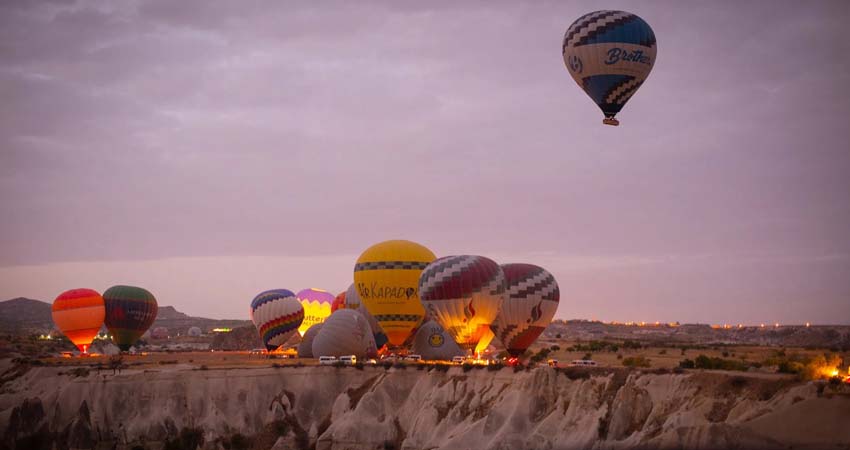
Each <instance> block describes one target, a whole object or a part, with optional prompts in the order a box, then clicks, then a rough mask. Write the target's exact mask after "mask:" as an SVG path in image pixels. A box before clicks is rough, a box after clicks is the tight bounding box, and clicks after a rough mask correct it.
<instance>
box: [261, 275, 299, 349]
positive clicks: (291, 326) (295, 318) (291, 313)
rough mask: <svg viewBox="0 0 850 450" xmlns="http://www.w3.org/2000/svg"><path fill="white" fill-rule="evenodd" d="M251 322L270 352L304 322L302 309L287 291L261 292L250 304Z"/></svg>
mask: <svg viewBox="0 0 850 450" xmlns="http://www.w3.org/2000/svg"><path fill="white" fill-rule="evenodd" d="M251 321H253V322H254V326H256V327H257V331H258V332H259V333H260V338H261V339H262V340H263V345H265V346H266V348H267V349H268V350H269V351H272V350H274V349H276V348H278V347H280V346H281V345H283V344H284V343H285V342H286V341H287V340H289V338H291V337H292V335H293V334H295V332H296V331H298V327H299V326H301V322H302V321H304V307H303V306H301V302H299V301H298V297H296V296H295V294H293V293H292V291H290V290H288V289H273V290H270V291H265V292H261V293H260V294H259V295H257V296H256V297H254V300H253V301H252V302H251Z"/></svg>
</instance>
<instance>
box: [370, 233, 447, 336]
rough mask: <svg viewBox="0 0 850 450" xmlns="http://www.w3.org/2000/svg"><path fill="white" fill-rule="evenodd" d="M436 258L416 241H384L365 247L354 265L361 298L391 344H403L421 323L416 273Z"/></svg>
mask: <svg viewBox="0 0 850 450" xmlns="http://www.w3.org/2000/svg"><path fill="white" fill-rule="evenodd" d="M435 258H436V257H435V256H434V253H432V252H431V250H428V249H427V248H425V247H423V246H422V245H419V244H417V243H415V242H411V241H403V240H397V241H386V242H381V243H379V244H375V245H373V246H371V247H369V248H368V249H366V251H364V252H363V254H361V255H360V258H359V259H358V260H357V264H356V265H355V266H354V284H355V285H356V286H357V292H358V294H359V295H360V300H361V302H362V303H363V304H364V305H365V306H366V309H367V310H368V311H369V313H370V314H372V316H374V317H375V320H377V321H378V323H379V324H380V325H381V328H382V329H383V330H384V332H385V333H386V334H387V338H388V339H389V342H390V344H392V345H394V346H400V345H402V344H403V343H404V341H405V340H406V339H407V338H408V337H409V336H410V335H411V334H412V332H413V330H414V329H415V328H416V327H417V326H419V324H420V323H422V319H423V317H424V315H425V310H424V309H423V308H422V304H421V303H420V301H419V294H418V282H419V274H420V273H422V269H424V268H425V267H426V266H427V265H428V263H430V262H431V261H433V260H434V259H435Z"/></svg>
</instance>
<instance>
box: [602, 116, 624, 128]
mask: <svg viewBox="0 0 850 450" xmlns="http://www.w3.org/2000/svg"><path fill="white" fill-rule="evenodd" d="M602 123H604V124H605V125H612V126H615V127H616V126H618V125H620V121H619V120H617V119H615V118H613V117H606V118H604V119H602Z"/></svg>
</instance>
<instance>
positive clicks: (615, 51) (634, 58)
mask: <svg viewBox="0 0 850 450" xmlns="http://www.w3.org/2000/svg"><path fill="white" fill-rule="evenodd" d="M620 61H631V62H636V63H640V64H647V65H649V64H652V63H651V62H650V59H649V56H646V55H645V54H644V53H643V50H635V51H633V52H630V51H628V50H626V49H623V48H619V47H614V48H612V49H611V50H608V59H606V60H605V64H607V65H609V66H610V65H611V64H616V63H618V62H620Z"/></svg>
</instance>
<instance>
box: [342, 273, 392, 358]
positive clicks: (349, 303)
mask: <svg viewBox="0 0 850 450" xmlns="http://www.w3.org/2000/svg"><path fill="white" fill-rule="evenodd" d="M345 307H346V309H353V310H355V311H357V312H359V313H360V314H362V315H363V317H365V318H366V322H368V323H369V329H370V330H372V337H374V338H375V347H377V348H378V349H379V350H380V349H381V348H382V347H383V346H384V345H386V344H387V342H388V340H387V334H386V333H384V330H383V329H382V328H381V325H380V324H379V323H378V321H377V320H375V317H373V316H372V315H371V314H369V310H367V309H366V305H364V304H363V302H361V301H360V294H358V293H357V288H356V287H355V286H354V285H353V284H352V285H351V286H349V287H348V291H346V293H345Z"/></svg>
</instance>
